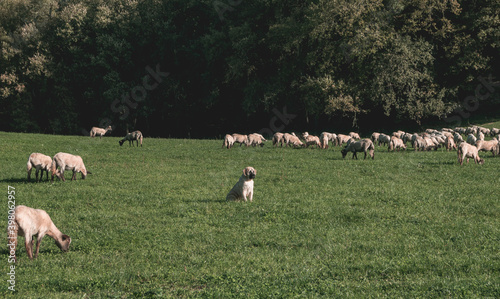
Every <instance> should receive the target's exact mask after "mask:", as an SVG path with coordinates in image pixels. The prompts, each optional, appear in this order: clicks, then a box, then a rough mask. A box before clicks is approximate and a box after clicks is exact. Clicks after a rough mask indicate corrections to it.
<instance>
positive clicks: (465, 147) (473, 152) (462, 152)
mask: <svg viewBox="0 0 500 299" xmlns="http://www.w3.org/2000/svg"><path fill="white" fill-rule="evenodd" d="M457 155H458V163H460V165H462V164H463V163H464V159H465V157H467V163H469V158H473V159H474V161H475V162H476V163H477V164H480V165H481V164H484V160H483V159H481V158H479V154H478V150H477V147H475V146H474V145H470V144H468V143H467V142H462V143H460V145H459V146H458V151H457Z"/></svg>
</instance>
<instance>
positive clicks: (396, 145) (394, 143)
mask: <svg viewBox="0 0 500 299" xmlns="http://www.w3.org/2000/svg"><path fill="white" fill-rule="evenodd" d="M400 148H402V149H404V150H406V145H405V144H404V142H403V140H402V139H401V138H398V137H396V136H392V137H391V141H390V142H389V147H388V149H387V151H391V150H392V151H393V150H395V149H397V150H398V152H399V149H400Z"/></svg>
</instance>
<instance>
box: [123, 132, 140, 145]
mask: <svg viewBox="0 0 500 299" xmlns="http://www.w3.org/2000/svg"><path fill="white" fill-rule="evenodd" d="M142 139H143V135H142V133H141V131H134V132H130V133H128V134H127V135H125V137H123V139H122V140H120V141H118V143H120V146H122V145H123V143H124V142H125V141H127V140H128V145H129V146H131V145H132V144H133V143H134V140H135V142H136V144H137V147H139V142H140V143H141V147H142Z"/></svg>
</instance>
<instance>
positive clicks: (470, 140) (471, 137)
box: [467, 134, 477, 145]
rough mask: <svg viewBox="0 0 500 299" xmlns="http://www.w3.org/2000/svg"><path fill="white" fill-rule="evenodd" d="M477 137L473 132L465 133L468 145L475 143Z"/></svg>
mask: <svg viewBox="0 0 500 299" xmlns="http://www.w3.org/2000/svg"><path fill="white" fill-rule="evenodd" d="M476 141H477V138H476V136H474V135H473V134H469V135H467V143H468V144H470V145H474V144H476Z"/></svg>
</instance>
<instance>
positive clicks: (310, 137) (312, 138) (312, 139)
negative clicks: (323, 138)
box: [304, 135, 321, 148]
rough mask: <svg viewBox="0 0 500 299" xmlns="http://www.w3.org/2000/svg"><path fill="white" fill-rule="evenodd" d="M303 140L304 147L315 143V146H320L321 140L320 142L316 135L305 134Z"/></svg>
mask: <svg viewBox="0 0 500 299" xmlns="http://www.w3.org/2000/svg"><path fill="white" fill-rule="evenodd" d="M304 141H305V144H306V147H309V146H310V145H312V146H315V145H316V148H321V142H320V140H319V137H318V136H313V135H307V136H306V137H304Z"/></svg>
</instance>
